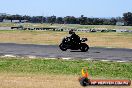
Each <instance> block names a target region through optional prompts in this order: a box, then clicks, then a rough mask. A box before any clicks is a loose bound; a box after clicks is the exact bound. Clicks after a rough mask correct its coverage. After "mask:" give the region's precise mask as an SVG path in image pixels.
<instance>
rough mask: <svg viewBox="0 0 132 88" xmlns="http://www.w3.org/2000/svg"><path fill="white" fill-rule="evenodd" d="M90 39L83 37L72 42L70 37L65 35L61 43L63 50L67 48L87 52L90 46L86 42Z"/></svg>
mask: <svg viewBox="0 0 132 88" xmlns="http://www.w3.org/2000/svg"><path fill="white" fill-rule="evenodd" d="M85 41H88V39H87V38H82V39H81V40H80V41H79V42H77V43H76V42H74V41H73V42H71V41H70V37H65V38H63V39H62V42H61V44H60V45H59V47H60V49H61V50H62V51H66V50H67V49H71V50H79V49H80V50H81V51H82V52H87V51H88V50H89V46H88V45H87V44H86V43H85Z"/></svg>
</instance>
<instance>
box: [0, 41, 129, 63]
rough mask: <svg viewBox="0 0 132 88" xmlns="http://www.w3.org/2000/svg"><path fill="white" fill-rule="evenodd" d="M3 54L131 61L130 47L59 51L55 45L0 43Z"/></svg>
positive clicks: (0, 52) (0, 50)
mask: <svg viewBox="0 0 132 88" xmlns="http://www.w3.org/2000/svg"><path fill="white" fill-rule="evenodd" d="M3 55H17V56H36V57H48V58H56V57H57V58H74V59H95V60H110V61H132V49H119V48H97V47H90V49H89V51H88V52H80V51H71V50H67V51H61V50H60V49H59V47H58V46H57V45H32V44H13V43H0V56H3Z"/></svg>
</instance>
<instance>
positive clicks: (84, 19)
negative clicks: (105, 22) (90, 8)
mask: <svg viewBox="0 0 132 88" xmlns="http://www.w3.org/2000/svg"><path fill="white" fill-rule="evenodd" d="M79 21H80V24H81V25H86V24H87V17H84V15H81V17H80V20H79Z"/></svg>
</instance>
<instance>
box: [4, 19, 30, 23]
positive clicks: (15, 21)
mask: <svg viewBox="0 0 132 88" xmlns="http://www.w3.org/2000/svg"><path fill="white" fill-rule="evenodd" d="M2 22H4V23H11V22H12V23H25V22H28V20H21V21H20V20H12V21H11V20H7V19H4V20H2Z"/></svg>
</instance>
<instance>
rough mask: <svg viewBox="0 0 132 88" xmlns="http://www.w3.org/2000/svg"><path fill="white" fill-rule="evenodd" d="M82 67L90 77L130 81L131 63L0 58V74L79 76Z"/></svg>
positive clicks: (131, 73) (131, 74) (131, 75)
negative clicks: (85, 68)
mask: <svg viewBox="0 0 132 88" xmlns="http://www.w3.org/2000/svg"><path fill="white" fill-rule="evenodd" d="M83 67H88V69H89V73H90V76H92V77H98V78H102V77H103V78H129V79H132V69H131V68H132V63H131V62H123V63H119V62H102V61H84V60H68V61H67V60H61V59H58V60H51V59H44V58H36V59H29V58H24V59H22V58H0V73H15V74H42V75H45V74H48V75H81V69H82V68H83Z"/></svg>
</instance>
